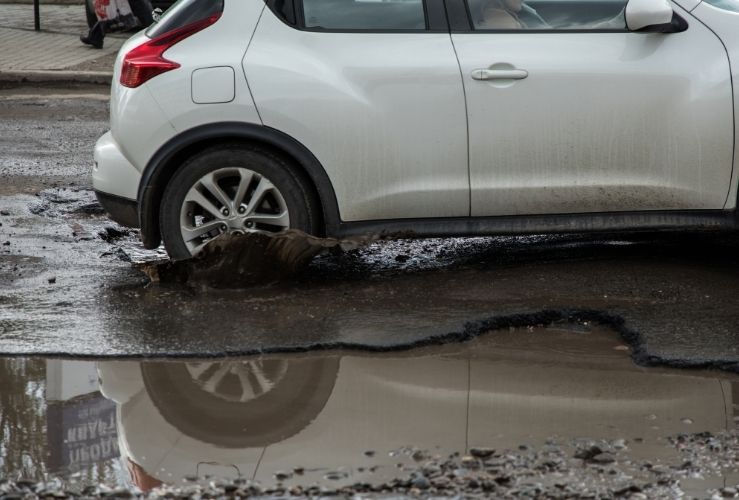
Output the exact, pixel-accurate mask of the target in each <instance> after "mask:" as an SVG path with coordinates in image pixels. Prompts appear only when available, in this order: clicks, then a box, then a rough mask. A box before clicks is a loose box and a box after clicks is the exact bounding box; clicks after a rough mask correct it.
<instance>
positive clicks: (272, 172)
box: [159, 145, 319, 260]
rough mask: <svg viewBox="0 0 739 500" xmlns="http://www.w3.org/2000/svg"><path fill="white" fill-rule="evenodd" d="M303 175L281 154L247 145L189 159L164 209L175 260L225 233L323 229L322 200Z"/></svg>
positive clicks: (169, 187) (174, 180)
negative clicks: (319, 205)
mask: <svg viewBox="0 0 739 500" xmlns="http://www.w3.org/2000/svg"><path fill="white" fill-rule="evenodd" d="M311 193H312V191H311V190H310V186H309V185H308V182H307V180H306V179H305V178H304V176H302V175H300V173H299V172H298V171H297V170H296V169H295V168H294V167H293V166H292V164H291V163H290V162H288V161H286V160H285V159H283V158H282V157H279V156H277V155H274V154H272V153H270V152H268V151H263V150H260V149H256V148H249V147H245V146H239V145H234V146H227V147H223V146H221V147H218V148H211V149H208V150H205V151H203V152H202V153H200V154H198V155H196V156H194V157H192V158H190V159H189V160H188V161H186V162H185V163H184V164H183V165H182V166H181V167H180V168H179V170H178V171H177V172H176V173H175V175H174V176H173V177H172V179H171V180H170V182H169V184H168V185H167V187H166V189H165V191H164V196H163V198H162V203H161V207H160V213H159V223H160V228H161V231H162V238H163V239H164V246H165V247H166V249H167V252H168V253H169V255H170V257H171V258H172V259H173V260H179V259H186V258H189V257H191V256H194V255H197V254H198V253H199V252H200V251H201V250H202V249H203V247H204V246H205V245H206V244H207V243H208V242H209V241H210V240H212V239H213V238H216V237H218V236H220V235H221V234H224V233H247V232H253V231H267V232H271V233H278V232H280V231H283V230H285V229H288V228H292V229H299V230H301V231H304V232H306V233H309V234H316V233H317V231H318V220H319V218H318V214H319V211H318V204H317V203H316V201H315V199H314V197H313V196H312V194H311Z"/></svg>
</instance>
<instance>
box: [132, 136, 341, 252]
mask: <svg viewBox="0 0 739 500" xmlns="http://www.w3.org/2000/svg"><path fill="white" fill-rule="evenodd" d="M234 142H243V143H244V144H249V145H256V146H260V147H263V148H265V149H268V150H270V151H271V152H273V153H277V154H281V155H284V156H286V157H288V158H289V159H290V160H292V162H293V163H294V164H295V166H296V167H298V169H299V170H300V172H299V173H302V174H304V176H305V177H306V178H307V180H308V181H309V182H310V184H311V186H309V187H310V188H311V189H312V190H313V191H314V194H315V196H316V198H317V200H318V202H319V203H320V205H321V214H322V226H323V231H324V233H325V234H323V235H331V234H334V233H335V232H336V230H337V229H338V227H339V223H340V220H341V219H340V216H339V208H338V203H337V201H336V194H335V192H334V189H333V186H332V185H331V181H330V180H329V177H328V175H327V174H326V171H325V170H324V168H323V166H322V165H321V163H320V162H319V161H318V159H317V158H316V157H315V156H314V155H313V154H312V153H311V152H310V151H309V150H308V148H306V147H305V146H304V145H303V144H301V143H300V142H299V141H297V140H296V139H294V138H293V137H291V136H289V135H287V134H285V133H283V132H280V131H279V130H276V129H273V128H271V127H266V126H264V125H256V124H251V123H239V122H223V123H215V124H208V125H201V126H199V127H195V128H192V129H189V130H186V131H185V132H182V133H181V134H179V135H177V136H176V137H174V138H173V139H171V140H170V141H168V142H167V143H165V144H164V145H163V146H162V147H161V148H159V150H157V152H156V153H155V154H154V156H152V158H151V160H150V161H149V163H147V165H146V167H145V168H144V172H143V174H142V177H141V182H140V183H139V190H138V196H137V200H138V207H139V225H140V228H141V240H142V242H143V244H144V246H145V247H146V248H156V247H157V246H159V243H160V242H161V232H160V229H159V205H160V202H161V199H162V195H163V193H164V189H165V187H166V185H167V183H168V182H169V180H170V179H171V178H172V176H173V175H174V173H175V172H176V171H177V169H178V167H179V166H180V165H181V164H182V161H183V160H184V159H185V158H187V157H189V156H190V155H192V154H195V153H196V152H198V151H201V150H203V149H205V148H207V147H212V146H215V145H217V144H222V143H234ZM323 235H321V236H323Z"/></svg>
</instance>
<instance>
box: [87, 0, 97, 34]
mask: <svg viewBox="0 0 739 500" xmlns="http://www.w3.org/2000/svg"><path fill="white" fill-rule="evenodd" d="M85 16H86V17H87V27H88V28H92V27H93V26H95V23H97V22H98V16H97V14H95V4H94V3H93V0H85Z"/></svg>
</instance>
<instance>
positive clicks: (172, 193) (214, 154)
mask: <svg viewBox="0 0 739 500" xmlns="http://www.w3.org/2000/svg"><path fill="white" fill-rule="evenodd" d="M231 167H243V168H248V169H249V170H252V171H254V172H256V173H258V174H260V175H262V176H264V177H266V178H267V179H268V180H269V181H270V182H271V183H272V184H273V185H274V186H275V188H277V190H278V191H279V192H280V194H281V195H282V197H283V198H284V200H285V204H286V205H287V210H288V213H289V215H290V229H298V230H300V231H303V232H306V233H308V234H313V235H316V234H319V231H320V205H319V203H318V202H317V200H316V197H315V195H313V190H312V189H311V185H310V183H309V181H308V180H307V179H306V177H305V175H303V174H302V173H301V172H300V171H299V170H298V169H296V168H295V167H294V165H293V164H292V163H291V162H290V161H288V160H287V159H285V158H283V157H281V156H279V155H276V154H274V153H272V152H269V151H265V150H263V149H260V148H256V147H249V146H244V145H239V144H232V145H220V146H214V147H212V148H209V149H205V150H204V151H202V152H200V153H198V154H197V155H195V156H193V157H191V158H189V159H188V160H187V161H185V162H184V163H183V164H182V166H181V167H180V168H179V169H178V170H177V172H175V174H174V176H172V178H171V179H170V181H169V183H168V184H167V187H166V188H165V190H164V194H163V196H162V201H161V203H160V208H159V228H160V230H161V233H162V239H163V240H164V246H165V248H166V249H167V253H168V254H169V256H170V258H171V259H172V260H182V259H188V258H190V257H191V255H190V251H189V250H188V248H187V245H186V244H185V242H184V241H183V239H182V235H181V233H180V209H181V207H182V204H183V203H184V200H185V196H186V195H187V192H188V191H189V190H190V188H191V187H192V186H193V185H194V184H195V183H196V182H197V181H198V180H199V179H201V178H202V177H203V176H205V175H206V174H208V173H209V172H212V171H215V170H217V169H220V168H231Z"/></svg>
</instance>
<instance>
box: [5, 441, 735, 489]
mask: <svg viewBox="0 0 739 500" xmlns="http://www.w3.org/2000/svg"><path fill="white" fill-rule="evenodd" d="M666 446H668V447H669V448H672V449H673V451H676V452H677V458H678V460H677V461H676V462H675V463H653V461H649V460H638V459H634V458H633V457H630V455H629V451H628V450H629V449H630V446H629V444H628V443H627V442H626V441H625V440H623V439H621V440H615V441H604V440H601V441H598V442H597V443H594V442H586V443H582V442H577V441H573V442H568V443H559V442H557V441H556V440H555V439H550V440H548V441H547V443H546V444H545V445H543V446H541V447H526V446H522V447H521V448H519V449H518V450H516V451H501V452H498V451H495V450H492V449H482V448H472V449H471V450H470V454H469V455H466V454H460V453H454V454H451V455H448V456H439V455H434V454H433V453H432V452H429V451H425V450H419V449H415V448H401V449H399V450H394V451H393V452H390V454H389V456H391V457H397V458H398V459H401V458H406V459H408V460H409V463H414V464H415V465H410V466H407V465H403V464H400V465H403V466H399V467H398V471H399V473H398V475H397V477H395V478H394V479H390V480H385V481H383V482H379V483H378V482H372V481H371V480H369V481H367V480H366V478H365V480H364V481H362V482H356V483H353V484H351V471H349V470H343V469H338V470H332V471H329V472H324V475H323V477H324V481H322V482H321V483H320V484H319V483H317V482H312V483H311V480H310V479H308V478H307V477H305V476H303V470H302V468H299V467H298V468H296V469H294V471H297V470H299V471H300V473H292V472H285V471H280V472H276V473H275V475H274V480H275V483H274V484H272V485H269V486H265V485H260V484H259V483H256V482H252V481H249V480H245V479H238V480H235V481H219V480H205V481H198V480H197V478H193V477H191V478H188V479H187V480H186V481H185V482H184V483H183V484H181V485H165V486H162V487H159V488H156V489H154V490H152V491H150V492H146V493H143V492H141V491H138V490H125V489H112V488H110V487H108V486H106V485H103V484H101V485H97V486H88V487H86V488H85V489H83V490H82V491H80V492H77V493H75V492H71V491H68V490H65V489H64V486H63V483H62V482H61V481H60V480H53V481H50V482H46V483H43V482H42V483H35V482H32V481H22V480H21V481H8V480H0V498H6V499H10V498H67V497H108V498H132V497H135V498H238V497H261V498H277V497H297V498H305V497H313V498H315V497H339V498H368V497H369V498H409V497H425V498H459V497H465V498H490V497H495V498H546V499H564V498H573V499H585V498H598V499H616V498H628V499H639V498H690V497H691V493H686V491H685V490H684V489H683V487H682V485H681V481H683V480H685V479H691V480H696V479H705V478H724V480H723V482H724V483H725V482H726V478H727V477H728V474H736V472H737V468H738V467H739V432H737V431H733V432H723V433H716V434H712V433H708V432H704V433H699V434H681V435H678V436H674V437H672V438H670V439H669V440H668V441H667V444H666ZM522 448H523V449H522ZM603 455H607V456H608V460H604V459H603V458H602V457H603ZM420 457H423V458H422V460H420V461H419V460H418V459H419V458H420ZM578 457H580V458H578ZM411 461H412V462H411ZM369 470H374V468H369ZM734 477H735V478H736V477H739V476H736V475H734ZM301 481H302V482H301ZM342 481H343V482H345V483H347V484H346V485H340V486H336V487H332V486H331V483H332V482H339V483H340V482H342ZM304 483H305V484H304ZM308 483H310V484H308ZM706 484H708V483H706ZM713 484H715V483H713ZM693 494H697V495H698V496H699V497H702V498H711V499H719V498H739V485H734V484H725V485H724V486H722V487H721V488H720V489H709V488H705V489H704V490H703V491H702V492H699V493H695V492H693Z"/></svg>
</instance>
